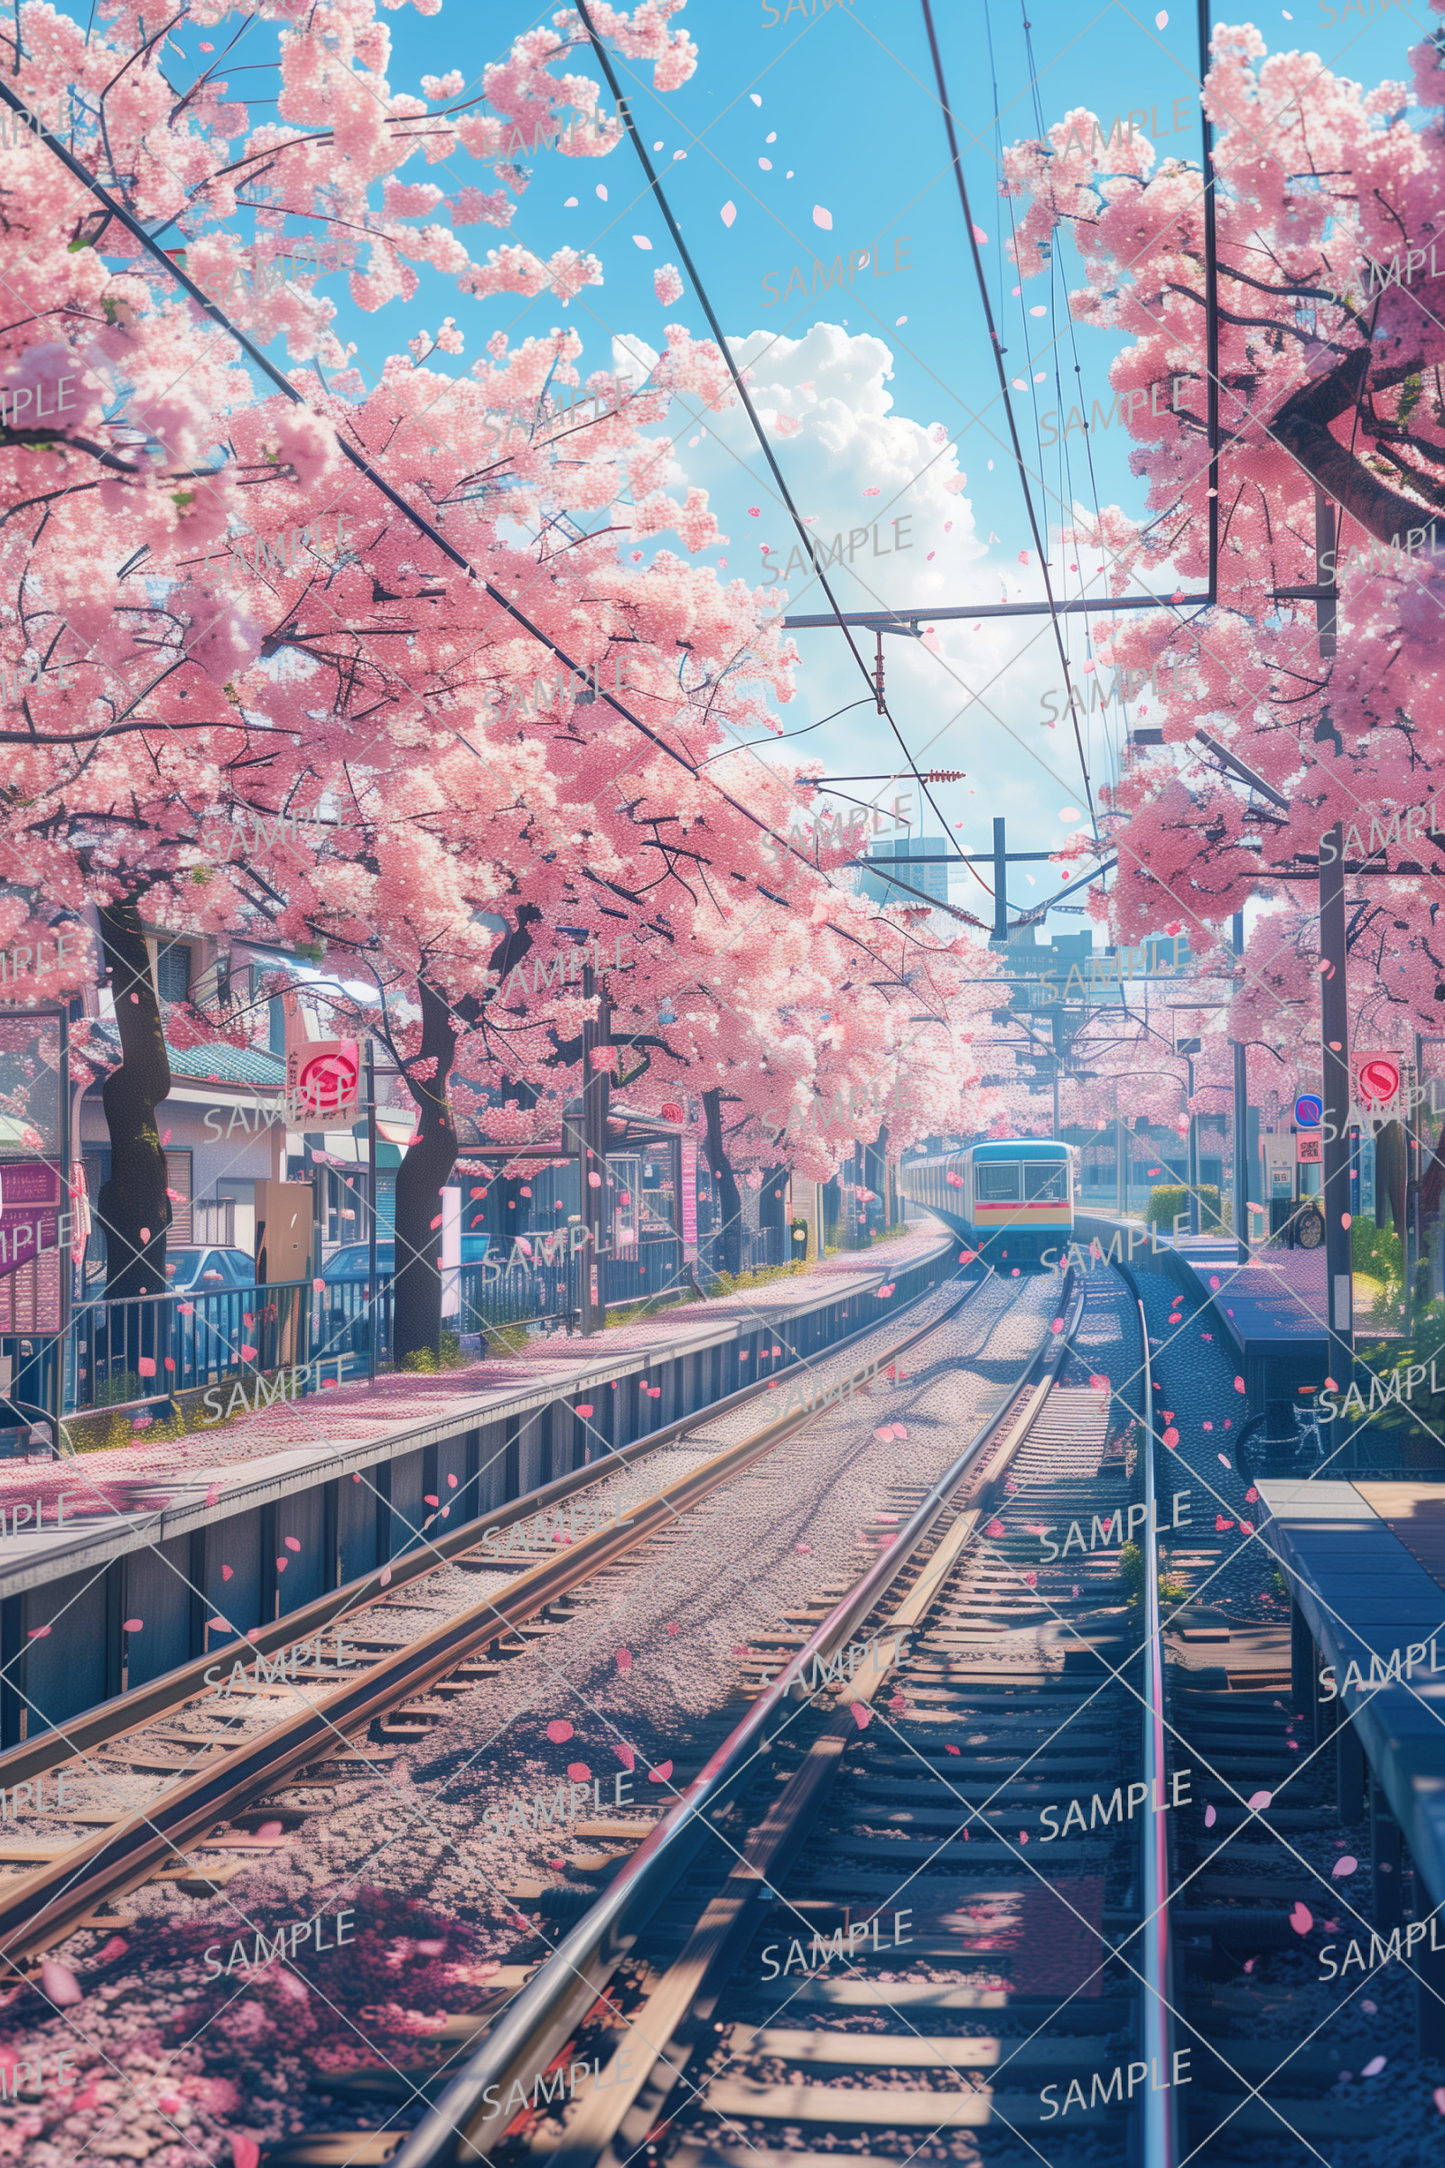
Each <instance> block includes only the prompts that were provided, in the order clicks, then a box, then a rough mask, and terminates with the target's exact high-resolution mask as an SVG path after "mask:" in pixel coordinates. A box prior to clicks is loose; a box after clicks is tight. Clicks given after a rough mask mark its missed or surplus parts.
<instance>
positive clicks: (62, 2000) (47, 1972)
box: [40, 1957, 84, 2005]
mask: <svg viewBox="0 0 1445 2168" xmlns="http://www.w3.org/2000/svg"><path fill="white" fill-rule="evenodd" d="M40 1992H41V1994H42V1995H44V1996H46V1997H47V1998H48V1999H49V2000H50V2001H51V2002H53V2003H57V2004H60V2005H64V2004H66V2003H72V2002H79V2001H80V2000H81V1997H82V1995H83V1993H84V1989H83V1988H82V1987H81V1984H80V1982H79V1980H77V1979H76V1977H75V1974H74V1973H73V1972H72V1971H71V1969H70V1967H69V1965H61V1964H58V1963H57V1962H56V1960H55V1959H54V1958H53V1957H47V1958H46V1959H45V1960H44V1962H43V1963H42V1965H41V1967H40Z"/></svg>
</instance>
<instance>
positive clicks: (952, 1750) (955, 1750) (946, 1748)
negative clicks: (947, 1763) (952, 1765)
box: [943, 1745, 963, 1754]
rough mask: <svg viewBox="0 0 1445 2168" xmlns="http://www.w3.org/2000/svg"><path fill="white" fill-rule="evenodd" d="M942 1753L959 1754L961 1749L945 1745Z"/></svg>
mask: <svg viewBox="0 0 1445 2168" xmlns="http://www.w3.org/2000/svg"><path fill="white" fill-rule="evenodd" d="M943 1751H944V1753H945V1754H961V1753H962V1751H963V1749H962V1748H961V1747H956V1746H948V1745H945V1746H944V1749H943Z"/></svg>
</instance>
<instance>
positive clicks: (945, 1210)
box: [899, 1137, 1079, 1268]
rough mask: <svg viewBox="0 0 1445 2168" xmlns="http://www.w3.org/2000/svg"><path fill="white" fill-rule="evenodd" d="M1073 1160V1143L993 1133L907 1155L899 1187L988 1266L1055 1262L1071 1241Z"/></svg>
mask: <svg viewBox="0 0 1445 2168" xmlns="http://www.w3.org/2000/svg"><path fill="white" fill-rule="evenodd" d="M1078 1158H1079V1155H1078V1148H1077V1146H1075V1145H1072V1144H1055V1143H1054V1142H1053V1141H1052V1139H1050V1138H1047V1137H991V1138H990V1139H989V1141H988V1142H987V1143H986V1144H973V1145H970V1146H969V1147H968V1148H967V1150H965V1151H962V1152H950V1153H948V1154H947V1155H946V1156H944V1157H940V1158H936V1159H915V1160H905V1161H904V1162H903V1165H902V1167H901V1168H900V1169H899V1186H900V1188H901V1189H902V1191H903V1194H904V1196H905V1197H909V1198H911V1199H912V1200H913V1202H914V1203H915V1204H919V1205H923V1206H925V1207H926V1208H927V1209H928V1210H929V1211H931V1212H937V1213H938V1214H939V1216H940V1217H941V1218H943V1219H946V1220H947V1221H948V1223H949V1225H950V1226H952V1227H956V1228H957V1230H958V1232H959V1233H960V1234H961V1235H962V1236H963V1238H964V1241H965V1243H966V1245H967V1246H968V1247H969V1248H971V1249H975V1250H977V1251H978V1252H979V1253H980V1255H981V1256H982V1257H983V1258H984V1259H985V1261H986V1262H987V1263H988V1264H990V1265H994V1266H999V1265H1003V1266H1006V1267H1010V1268H1011V1267H1012V1266H1014V1265H1019V1266H1024V1265H1039V1264H1044V1263H1046V1262H1047V1263H1049V1264H1052V1263H1053V1262H1054V1259H1055V1257H1057V1256H1059V1255H1061V1254H1062V1253H1063V1252H1064V1251H1065V1250H1066V1249H1067V1248H1068V1245H1069V1243H1070V1241H1071V1240H1072V1238H1073V1232H1074V1203H1075V1198H1076V1196H1077V1192H1078ZM1045 1251H1049V1252H1050V1253H1051V1254H1050V1255H1049V1256H1048V1258H1047V1259H1046V1258H1045V1256H1044V1252H1045Z"/></svg>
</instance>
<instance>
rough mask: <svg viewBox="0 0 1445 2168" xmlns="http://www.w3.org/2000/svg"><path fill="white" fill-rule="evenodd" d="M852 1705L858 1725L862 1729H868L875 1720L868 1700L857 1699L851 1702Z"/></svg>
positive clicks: (854, 1719)
mask: <svg viewBox="0 0 1445 2168" xmlns="http://www.w3.org/2000/svg"><path fill="white" fill-rule="evenodd" d="M851 1706H852V1710H853V1721H854V1723H855V1724H856V1725H857V1726H858V1729H859V1730H860V1731H866V1730H867V1729H868V1726H869V1725H870V1724H871V1723H872V1721H873V1711H872V1710H871V1709H870V1708H869V1706H868V1704H867V1702H866V1701H855V1702H853V1703H852V1704H851Z"/></svg>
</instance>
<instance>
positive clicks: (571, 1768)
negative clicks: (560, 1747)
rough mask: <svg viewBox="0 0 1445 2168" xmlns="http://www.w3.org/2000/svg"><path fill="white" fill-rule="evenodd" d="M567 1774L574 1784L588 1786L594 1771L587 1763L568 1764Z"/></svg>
mask: <svg viewBox="0 0 1445 2168" xmlns="http://www.w3.org/2000/svg"><path fill="white" fill-rule="evenodd" d="M567 1774H568V1776H569V1777H570V1778H571V1780H572V1782H573V1783H574V1784H587V1783H589V1782H590V1781H591V1777H592V1771H591V1770H590V1769H589V1768H588V1766H587V1764H586V1762H585V1761H570V1762H568V1764H567Z"/></svg>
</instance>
